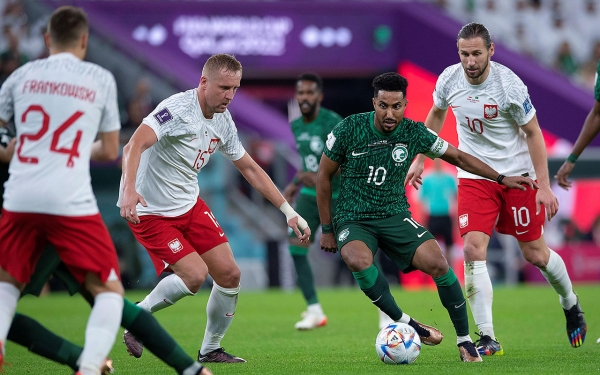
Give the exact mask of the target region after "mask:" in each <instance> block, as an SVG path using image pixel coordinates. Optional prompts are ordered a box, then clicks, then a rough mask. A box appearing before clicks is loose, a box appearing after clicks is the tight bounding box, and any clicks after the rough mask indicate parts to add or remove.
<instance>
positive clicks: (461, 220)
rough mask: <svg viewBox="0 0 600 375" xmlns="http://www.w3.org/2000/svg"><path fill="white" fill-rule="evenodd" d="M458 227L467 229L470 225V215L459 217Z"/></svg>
mask: <svg viewBox="0 0 600 375" xmlns="http://www.w3.org/2000/svg"><path fill="white" fill-rule="evenodd" d="M458 225H459V226H460V227H461V228H465V227H466V226H467V225H469V214H464V215H460V216H459V217H458Z"/></svg>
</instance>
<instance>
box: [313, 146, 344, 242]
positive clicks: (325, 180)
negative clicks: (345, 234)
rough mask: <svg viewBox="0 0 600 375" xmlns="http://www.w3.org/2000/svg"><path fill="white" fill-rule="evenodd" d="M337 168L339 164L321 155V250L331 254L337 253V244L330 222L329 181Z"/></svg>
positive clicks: (318, 192)
mask: <svg viewBox="0 0 600 375" xmlns="http://www.w3.org/2000/svg"><path fill="white" fill-rule="evenodd" d="M339 166H340V163H337V162H335V161H333V160H331V159H330V158H329V157H327V155H325V154H323V156H321V162H320V163H319V171H318V172H317V207H318V208H319V217H320V219H321V229H322V232H323V233H322V235H321V249H322V250H324V251H327V252H331V253H335V252H336V251H337V243H336V242H335V236H334V234H333V228H332V222H331V180H332V179H333V176H334V175H335V174H336V173H337V171H338V168H339ZM326 232H328V233H326Z"/></svg>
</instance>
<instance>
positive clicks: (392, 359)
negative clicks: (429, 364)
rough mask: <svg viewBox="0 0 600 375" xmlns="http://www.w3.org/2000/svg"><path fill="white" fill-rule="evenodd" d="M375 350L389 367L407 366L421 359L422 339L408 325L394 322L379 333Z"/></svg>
mask: <svg viewBox="0 0 600 375" xmlns="http://www.w3.org/2000/svg"><path fill="white" fill-rule="evenodd" d="M375 350H377V355H378V356H379V359H381V360H382V361H383V362H384V363H387V364H388V365H407V364H409V363H413V362H414V361H416V360H417V358H418V357H419V353H421V338H420V337H419V335H418V334H417V332H416V331H415V329H414V328H413V327H411V326H409V325H408V324H405V323H399V322H394V323H392V324H390V325H388V326H387V327H385V328H384V329H382V330H381V331H379V334H378V335H377V339H376V340H375Z"/></svg>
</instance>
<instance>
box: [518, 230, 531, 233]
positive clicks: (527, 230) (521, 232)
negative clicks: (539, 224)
mask: <svg viewBox="0 0 600 375" xmlns="http://www.w3.org/2000/svg"><path fill="white" fill-rule="evenodd" d="M527 232H529V231H528V230H526V231H524V232H519V231H516V232H515V233H516V234H525V233H527Z"/></svg>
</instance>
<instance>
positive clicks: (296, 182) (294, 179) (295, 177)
mask: <svg viewBox="0 0 600 375" xmlns="http://www.w3.org/2000/svg"><path fill="white" fill-rule="evenodd" d="M298 182H300V179H299V178H298V176H294V178H292V183H293V184H294V185H298Z"/></svg>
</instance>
